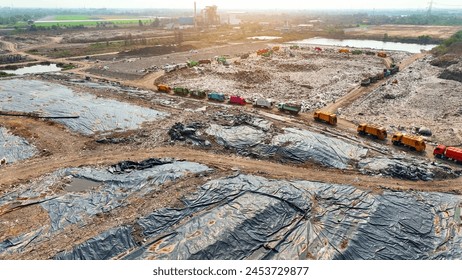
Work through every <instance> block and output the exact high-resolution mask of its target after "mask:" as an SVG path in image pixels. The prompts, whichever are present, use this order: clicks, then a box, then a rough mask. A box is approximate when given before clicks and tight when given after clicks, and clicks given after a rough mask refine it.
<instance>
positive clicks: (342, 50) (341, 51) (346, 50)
mask: <svg viewBox="0 0 462 280" xmlns="http://www.w3.org/2000/svg"><path fill="white" fill-rule="evenodd" d="M338 52H339V53H350V50H349V49H340V50H338Z"/></svg>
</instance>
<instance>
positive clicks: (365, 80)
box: [361, 79, 371, 87]
mask: <svg viewBox="0 0 462 280" xmlns="http://www.w3.org/2000/svg"><path fill="white" fill-rule="evenodd" d="M370 84H371V79H364V80H362V81H361V86H363V87H367V86H369V85H370Z"/></svg>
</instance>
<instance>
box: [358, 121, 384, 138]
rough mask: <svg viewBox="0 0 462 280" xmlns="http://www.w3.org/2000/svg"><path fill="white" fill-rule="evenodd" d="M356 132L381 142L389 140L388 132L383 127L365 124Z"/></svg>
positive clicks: (359, 126)
mask: <svg viewBox="0 0 462 280" xmlns="http://www.w3.org/2000/svg"><path fill="white" fill-rule="evenodd" d="M356 130H357V131H358V133H359V134H361V135H366V134H369V135H372V136H374V137H375V138H377V139H380V140H385V139H387V131H386V130H385V128H383V127H378V126H375V125H370V124H366V123H363V124H360V125H358V128H357V129H356Z"/></svg>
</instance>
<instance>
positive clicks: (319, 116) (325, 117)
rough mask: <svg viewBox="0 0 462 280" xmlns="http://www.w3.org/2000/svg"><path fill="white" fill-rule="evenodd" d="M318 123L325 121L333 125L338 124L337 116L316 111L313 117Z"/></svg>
mask: <svg viewBox="0 0 462 280" xmlns="http://www.w3.org/2000/svg"><path fill="white" fill-rule="evenodd" d="M313 117H314V119H315V120H316V121H323V122H326V123H328V124H331V125H336V124H337V115H336V114H332V113H329V112H323V111H316V112H314V115H313Z"/></svg>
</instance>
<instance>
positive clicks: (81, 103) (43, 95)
mask: <svg viewBox="0 0 462 280" xmlns="http://www.w3.org/2000/svg"><path fill="white" fill-rule="evenodd" d="M0 109H1V110H3V111H14V112H24V113H32V112H35V113H39V115H43V116H58V117H59V116H79V118H74V119H56V120H55V121H57V122H60V123H63V124H64V125H66V126H67V127H69V128H70V129H71V130H73V131H77V132H80V133H82V134H86V135H91V134H94V133H96V132H108V131H126V130H130V129H137V128H139V127H140V126H141V124H142V123H143V122H146V121H154V120H159V119H163V118H165V117H166V116H168V114H167V113H163V112H159V111H155V110H152V109H148V108H143V107H140V106H136V105H132V104H129V103H123V102H119V101H115V100H111V99H105V98H97V97H96V96H94V95H92V94H88V93H80V92H79V93H77V92H74V91H72V90H71V89H70V88H67V87H65V86H62V85H59V84H54V83H48V82H42V81H35V80H26V79H11V80H4V81H2V86H1V87H0Z"/></svg>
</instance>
